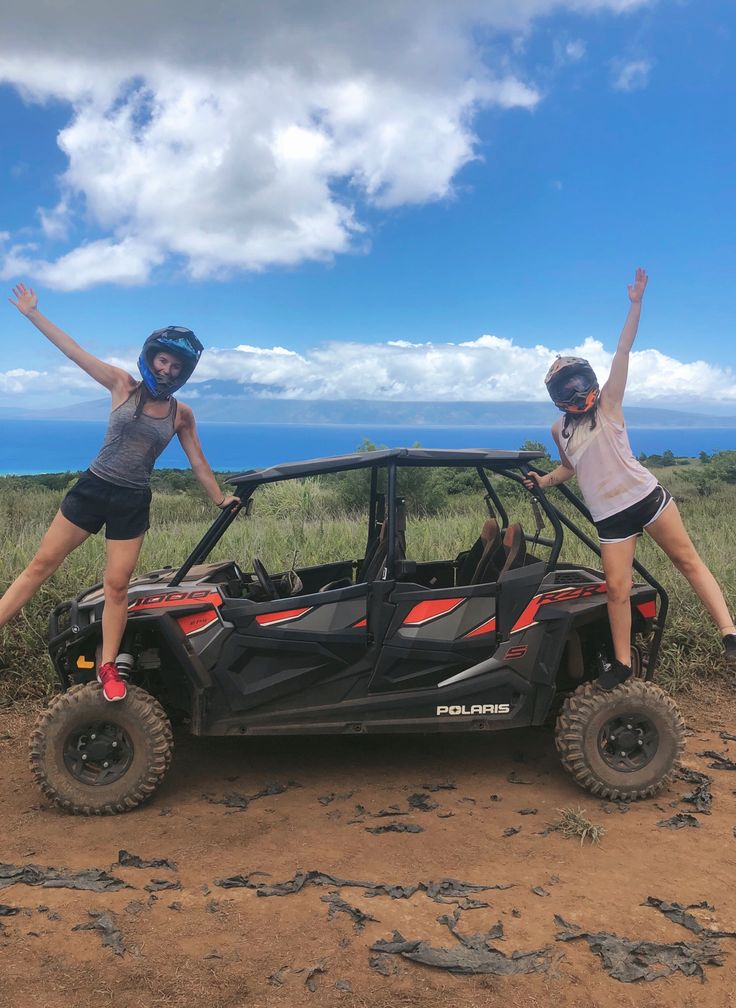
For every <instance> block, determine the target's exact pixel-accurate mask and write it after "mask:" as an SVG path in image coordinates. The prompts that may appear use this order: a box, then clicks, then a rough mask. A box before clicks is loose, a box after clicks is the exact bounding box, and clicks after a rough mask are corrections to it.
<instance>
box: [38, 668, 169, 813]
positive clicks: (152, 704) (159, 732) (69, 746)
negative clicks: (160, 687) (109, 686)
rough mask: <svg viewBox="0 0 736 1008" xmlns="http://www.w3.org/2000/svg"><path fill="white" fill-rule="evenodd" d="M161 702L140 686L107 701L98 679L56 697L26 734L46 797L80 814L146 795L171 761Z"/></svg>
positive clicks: (117, 808)
mask: <svg viewBox="0 0 736 1008" xmlns="http://www.w3.org/2000/svg"><path fill="white" fill-rule="evenodd" d="M172 750H173V735H172V731H171V725H170V724H169V720H168V718H167V717H166V714H165V713H164V711H163V708H162V707H161V705H160V704H159V703H158V701H156V700H154V698H153V697H152V696H150V694H148V693H146V691H145V690H142V689H141V688H140V687H138V686H128V695H127V697H126V698H125V700H121V701H119V702H116V703H108V702H107V701H106V700H105V698H104V697H103V695H102V687H101V686H99V684H98V683H88V684H87V685H82V686H73V687H72V688H71V689H70V690H68V691H67V692H66V693H61V694H59V695H58V696H56V697H54V698H53V699H52V700H51V702H50V703H49V706H48V707H47V708H46V709H45V710H44V711H43V712H42V713H41V715H40V716H39V718H38V720H37V721H36V724H35V726H34V729H33V733H32V735H31V746H30V764H31V772H32V774H33V777H34V780H35V781H36V783H37V784H38V785H39V786H40V788H41V790H42V792H43V793H44V795H45V797H46V798H48V799H50V800H51V801H52V802H54V803H55V804H56V805H58V806H59V807H60V808H62V809H64V810H65V811H66V812H71V813H74V814H77V815H115V814H116V813H118V812H127V811H129V810H130V809H132V808H135V807H136V805H139V804H140V803H141V802H142V801H144V800H145V799H146V798H148V797H149V796H150V795H152V794H153V792H154V791H155V790H156V788H157V787H158V785H159V783H160V782H161V780H162V778H163V777H164V774H165V773H166V771H167V770H168V768H169V766H170V764H171V755H172Z"/></svg>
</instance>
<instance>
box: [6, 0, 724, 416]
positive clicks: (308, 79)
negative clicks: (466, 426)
mask: <svg viewBox="0 0 736 1008" xmlns="http://www.w3.org/2000/svg"><path fill="white" fill-rule="evenodd" d="M167 6H169V3H167V2H166V0H165V2H162V3H161V4H159V5H156V6H155V7H154V8H151V6H150V5H146V4H144V3H143V2H142V0H134V2H132V3H130V4H128V5H127V7H126V10H125V11H124V12H115V13H113V12H112V11H111V10H110V9H108V8H107V5H98V4H91V3H87V2H84V3H82V2H72V3H71V4H70V5H67V8H66V9H65V11H64V12H63V16H61V15H59V18H60V19H59V23H58V25H54V24H53V23H52V24H49V20H48V19H49V13H48V11H47V10H46V5H45V4H43V3H41V0H32V2H30V3H29V4H27V5H26V6H25V7H24V10H23V11H22V12H19V13H18V15H17V16H16V17H14V19H13V20H14V22H15V23H14V24H13V25H12V26H10V27H9V29H8V35H7V37H4V39H3V40H0V121H2V123H3V135H4V143H3V145H2V150H0V175H1V176H2V186H1V187H0V209H1V211H2V212H1V215H0V235H1V237H2V242H1V243H0V273H2V277H3V279H4V281H5V283H6V286H8V287H9V286H10V285H11V284H12V283H13V282H15V281H16V280H19V279H23V280H25V282H27V283H29V284H32V285H33V286H35V287H36V289H37V291H38V292H39V294H40V295H41V309H42V311H45V313H46V314H48V315H49V316H50V317H51V318H52V319H53V320H54V321H56V322H57V323H58V324H59V325H61V326H62V327H63V328H65V329H67V331H69V332H70V333H71V334H72V335H73V336H75V338H77V339H78V340H79V341H80V342H81V343H82V344H83V345H85V346H86V347H87V348H88V349H90V350H92V351H93V352H95V353H98V354H100V355H101V356H105V357H107V358H108V359H111V360H115V361H117V362H118V363H120V364H122V365H124V366H126V367H128V368H129V369H132V368H134V366H135V358H136V356H137V349H138V347H139V345H140V343H141V342H142V339H143V338H144V337H145V336H146V335H147V334H148V333H149V332H150V331H151V330H152V329H154V328H157V327H159V326H161V325H165V324H167V323H169V322H177V323H183V324H186V325H189V326H191V327H192V328H193V329H194V330H195V331H196V332H197V333H198V335H199V336H200V338H201V339H202V340H203V342H204V343H205V345H206V346H207V347H208V348H209V349H210V352H209V353H208V354H207V355H205V357H204V358H203V361H202V364H201V365H200V369H199V371H198V373H197V375H196V377H197V378H199V379H200V380H203V379H212V378H234V379H235V380H237V381H241V382H247V383H249V384H256V385H258V384H260V385H263V386H264V387H265V386H268V389H269V394H274V393H275V394H278V395H288V396H296V397H301V396H306V397H309V398H319V397H321V396H324V397H326V398H336V397H345V398H351V397H353V398H358V397H371V396H375V397H377V398H399V399H429V398H437V399H459V398H465V399H532V398H534V399H538V398H542V397H543V396H544V391H543V387H542V385H541V378H542V376H543V374H544V372H545V370H546V366H547V365H548V364H549V362H550V360H551V358H552V357H553V356H554V354H555V353H556V352H558V351H566V350H567V351H569V350H575V349H577V350H578V351H579V352H582V353H584V354H585V355H586V356H589V357H590V359H591V361H592V362H593V363H594V366H596V368H597V369H598V370H599V371H604V370H605V368H606V367H607V365H608V363H609V362H610V355H611V352H612V351H613V349H614V348H615V342H616V338H617V335H618V332H619V330H620V327H621V324H622V322H623V319H624V316H625V314H626V310H627V306H628V299H627V296H626V283H627V282H628V281H629V280H630V279H631V277H632V275H633V270H634V267H635V266H637V265H640V264H641V265H644V266H646V268H647V269H648V271H649V273H650V278H651V279H650V285H649V290H648V291H647V295H646V303H645V308H644V314H643V320H642V325H641V330H640V336H639V340H638V343H637V353H636V354H635V355H634V358H633V360H632V368H631V381H630V395H629V401H631V402H636V403H638V404H642V405H646V404H648V403H649V404H653V405H654V404H662V405H670V406H681V407H682V408H687V409H691V408H701V409H703V410H706V411H715V410H716V409H725V410H726V411H727V412H731V413H734V412H736V377H735V376H734V366H735V359H734V349H733V346H734V340H733V335H734V323H733V319H734V317H736V284H734V266H736V262H735V261H734V260H735V255H734V242H733V235H734V233H736V228H735V227H734V225H735V224H736V221H735V220H734V216H735V215H734V175H733V171H734V155H735V154H736V135H735V133H734V129H733V120H732V116H731V114H730V113H728V112H727V109H728V108H729V107H733V105H734V100H735V99H736V95H734V91H735V90H736V88H735V86H734V84H735V72H734V60H733V44H734V38H735V36H736V9H735V8H734V5H733V4H732V3H730V2H725V0H722V2H714V0H701V2H699V3H695V2H674V0H660V2H647V0H638V2H637V0H576V2H575V3H572V2H570V3H567V2H564V0H561V2H552V0H518V2H517V3H514V4H508V3H506V2H501V0H496V2H494V0H482V2H481V0H462V2H458V3H455V4H452V5H450V4H447V3H440V2H438V0H437V2H431V0H429V2H427V0H425V2H424V3H418V2H414V0H404V2H402V0H398V2H396V0H394V2H393V3H392V4H388V3H381V2H378V3H376V4H375V5H370V9H368V10H363V9H362V8H363V5H347V6H345V5H344V4H337V3H336V2H334V3H333V2H331V0H323V2H320V3H316V2H315V3H309V2H307V3H301V4H295V3H292V2H289V0H277V2H275V3H273V4H270V5H266V6H267V10H266V9H265V8H263V5H257V4H248V3H245V4H243V3H236V2H234V0H233V2H231V3H227V2H226V3H224V4H223V5H221V6H220V8H219V12H220V19H219V21H218V19H217V18H215V19H214V22H213V23H211V24H209V25H208V27H207V30H206V31H205V30H204V29H203V27H202V25H201V24H200V18H199V14H198V11H199V5H198V4H197V3H195V2H194V0H191V2H185V3H183V4H177V5H176V11H177V17H176V18H174V17H173V15H172V10H173V4H172V10H169V11H167V10H166V8H167ZM262 8H263V9H262ZM346 11H347V15H346V14H345V12H346ZM42 12H43V13H42ZM51 16H52V17H53V16H54V15H53V14H52V15H51ZM144 25H145V32H144V35H142V34H141V33H142V31H143V26H144ZM285 27H286V28H287V29H288V30H284V29H285ZM4 35H5V33H4ZM19 54H22V56H21V55H19ZM1 317H2V325H1V326H0V333H1V334H2V340H3V347H4V353H3V363H2V365H0V390H1V391H3V393H4V403H5V405H10V406H12V405H14V404H16V405H17V406H18V407H19V408H21V407H23V406H26V405H34V404H35V405H38V404H40V403H42V402H43V403H45V404H47V405H48V404H50V401H51V400H53V402H58V403H59V404H62V403H66V402H69V401H79V400H83V399H87V398H92V397H94V396H95V395H96V394H97V390H96V389H95V388H94V386H93V385H92V384H91V383H90V382H89V381H88V380H87V379H86V378H84V377H80V376H78V375H76V374H75V372H74V369H73V368H71V367H69V366H68V365H66V364H65V362H64V361H63V359H60V358H59V355H58V352H57V351H54V350H53V348H50V347H47V346H46V345H45V344H44V341H43V338H42V337H41V336H40V335H36V333H35V330H33V329H32V327H31V326H30V325H29V324H28V322H27V321H26V320H24V319H23V318H21V317H20V315H18V314H17V313H16V312H15V310H14V309H13V308H12V307H11V306H10V305H8V306H7V309H6V310H5V312H4V313H3V315H2V316H1ZM397 344H398V345H397ZM190 389H192V390H194V389H193V386H190ZM195 391H196V390H195ZM185 398H186V396H185ZM711 407H712V409H711Z"/></svg>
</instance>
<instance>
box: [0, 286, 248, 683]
mask: <svg viewBox="0 0 736 1008" xmlns="http://www.w3.org/2000/svg"><path fill="white" fill-rule="evenodd" d="M13 295H14V299H13V298H11V299H10V300H11V303H12V304H14V305H15V307H16V308H17V309H18V311H19V312H20V313H21V314H22V315H25V317H26V318H27V319H29V321H31V322H32V323H33V324H34V325H35V326H36V328H37V329H38V330H40V332H42V333H43V335H44V336H45V337H46V338H47V339H48V340H49V341H50V342H51V343H53V344H54V346H56V347H58V348H59V350H61V352H62V353H63V354H65V355H66V356H67V357H68V358H69V359H70V360H72V361H74V363H75V364H77V365H78V366H79V367H80V368H82V370H83V371H86V372H87V374H88V375H90V376H91V377H92V378H94V379H95V381H98V382H99V383H100V385H104V387H105V388H106V389H108V390H109V391H110V395H111V397H112V410H111V413H110V420H109V423H108V428H107V433H106V434H105V440H104V442H103V445H102V447H101V449H100V451H99V453H98V454H97V456H96V458H95V459H94V460H93V462H92V463H91V464H90V467H89V469H88V470H87V472H86V473H84V474H83V475H82V476H81V477H80V479H79V480H78V482H77V483H76V484H75V486H73V487H72V489H71V490H70V491H69V493H68V494H67V495H66V497H65V498H64V500H63V501H62V503H61V507H60V509H59V511H58V512H57V514H56V516H55V518H54V520H53V521H52V522H51V525H50V526H49V528H48V530H47V532H46V534H45V535H44V537H43V539H42V541H41V545H40V547H39V549H38V552H37V553H36V555H35V556H34V558H33V560H31V562H30V563H29V564H28V566H27V567H26V569H25V570H24V571H22V573H21V574H19V575H18V577H17V578H16V579H15V581H13V583H12V584H11V585H10V587H9V588H8V590H7V591H6V592H5V594H4V595H3V596H2V598H1V599H0V627H2V626H4V625H5V624H6V623H7V622H8V620H10V619H12V617H13V616H15V615H16V614H17V613H18V612H19V611H20V610H21V608H22V607H23V606H24V605H25V603H26V602H27V601H28V600H29V599H30V598H31V597H32V596H33V595H34V594H35V593H36V591H37V590H38V589H39V588H40V586H41V585H42V584H43V583H44V581H46V580H47V578H49V577H50V576H51V575H52V574H53V573H54V571H55V570H56V569H57V567H58V566H59V565H60V564H61V562H62V561H63V560H64V559H65V558H66V557H67V556H68V555H69V554H70V553H71V552H72V551H73V550H75V549H76V548H77V547H78V546H79V545H81V543H83V542H84V541H85V539H87V538H88V537H89V536H90V535H93V534H95V533H96V532H99V530H100V529H101V528H102V526H103V525H104V526H105V548H106V562H105V573H104V579H103V584H104V591H105V605H104V609H103V613H102V654H101V656H100V661H99V665H98V668H97V678H98V680H99V682H100V683H101V685H102V691H103V693H104V696H105V699H106V700H110V701H115V700H123V699H124V698H125V695H126V686H125V681H124V680H123V679H122V678H121V676H120V673H119V671H118V668H117V666H116V665H115V659H116V657H117V654H118V651H119V649H120V642H121V640H122V638H123V632H124V630H125V624H126V621H127V617H128V584H129V582H130V578H131V575H132V573H133V570H134V569H135V565H136V563H137V562H138V556H139V554H140V550H141V545H142V544H143V537H144V535H145V533H146V529H147V528H148V513H149V506H150V502H151V490H150V477H151V470H152V469H153V465H154V462H155V461H156V459H157V458H158V456H159V455H160V454H161V452H162V451H163V450H164V448H165V447H166V445H167V444H168V443H169V441H170V440H171V438H172V437H173V436H174V434H176V436H177V437H178V438H179V441H180V442H181V446H182V448H183V449H184V451H185V453H186V456H187V458H188V459H189V462H190V465H191V467H192V470H193V472H194V475H195V476H196V477H197V479H198V480H199V482H200V484H201V485H202V487H203V488H204V490H205V492H206V494H207V496H208V497H209V499H210V500H211V501H212V503H213V504H214V505H215V506H216V507H219V508H223V509H224V508H227V507H229V506H230V505H231V504H233V503H235V502H236V501H237V498H236V497H233V496H232V495H231V494H225V493H223V492H222V490H221V489H220V487H219V486H218V484H217V481H216V480H215V477H214V475H213V473H212V469H211V468H210V466H209V463H208V462H207V459H206V458H205V457H204V453H203V451H202V446H201V444H200V442H199V437H198V436H197V429H196V426H195V422H194V414H193V413H192V411H191V409H190V408H189V407H188V406H186V405H185V404H184V403H178V402H177V401H176V399H175V398H174V396H173V393H174V392H176V391H177V390H178V389H179V388H181V386H182V385H183V384H184V383H185V382H186V381H187V380H188V379H189V378H190V377H191V375H192V372H193V371H194V368H195V367H196V365H197V361H198V360H199V355H200V353H201V351H202V346H201V344H200V343H199V341H198V340H197V338H196V336H195V335H194V333H193V332H191V330H189V329H185V328H183V327H181V326H168V327H167V328H165V329H157V330H156V331H155V332H154V333H152V334H151V335H150V336H149V337H148V339H147V340H146V342H145V344H144V346H143V350H142V352H141V356H140V358H139V361H138V367H139V369H140V372H141V377H142V381H140V382H138V381H136V380H135V379H134V378H133V377H132V375H129V374H128V372H127V371H123V370H122V369H121V368H118V367H114V366H113V365H112V364H108V363H107V362H106V361H103V360H100V359H99V358H97V357H94V356H93V355H92V354H91V353H88V352H87V351H86V350H84V349H83V348H82V347H81V346H79V344H78V343H76V342H75V341H74V340H73V339H72V338H71V336H68V335H67V334H66V333H65V332H62V330H61V329H59V328H58V326H56V325H54V323H53V322H51V321H49V319H47V318H46V317H45V316H44V315H42V314H41V313H40V312H39V310H38V298H37V297H36V294H35V292H34V291H33V289H32V288H26V287H25V286H24V285H23V284H18V285H17V286H16V287H14V288H13Z"/></svg>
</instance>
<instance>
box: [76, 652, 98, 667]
mask: <svg viewBox="0 0 736 1008" xmlns="http://www.w3.org/2000/svg"><path fill="white" fill-rule="evenodd" d="M94 667H95V663H94V662H93V661H87V659H86V658H85V657H84V655H81V654H80V656H79V657H78V658H77V668H94Z"/></svg>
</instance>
